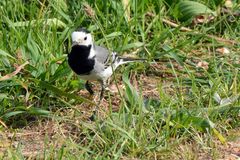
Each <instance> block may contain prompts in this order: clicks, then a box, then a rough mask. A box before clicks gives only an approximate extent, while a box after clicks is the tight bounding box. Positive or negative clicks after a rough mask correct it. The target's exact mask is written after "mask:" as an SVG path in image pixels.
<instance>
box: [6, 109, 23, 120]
mask: <svg viewBox="0 0 240 160" xmlns="http://www.w3.org/2000/svg"><path fill="white" fill-rule="evenodd" d="M24 112H26V111H12V112H8V113H6V114H4V115H3V118H6V119H7V118H9V117H12V116H15V115H18V114H21V113H24Z"/></svg>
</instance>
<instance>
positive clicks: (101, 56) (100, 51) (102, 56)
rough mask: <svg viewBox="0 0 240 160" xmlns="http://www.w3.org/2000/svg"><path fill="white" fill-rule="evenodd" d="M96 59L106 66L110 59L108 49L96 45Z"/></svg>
mask: <svg viewBox="0 0 240 160" xmlns="http://www.w3.org/2000/svg"><path fill="white" fill-rule="evenodd" d="M94 47H95V52H96V59H97V61H99V62H100V63H102V64H105V63H106V62H107V61H108V59H109V53H110V52H109V50H107V48H104V47H101V46H97V45H95V46H94Z"/></svg>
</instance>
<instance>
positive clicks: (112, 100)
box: [0, 0, 240, 159]
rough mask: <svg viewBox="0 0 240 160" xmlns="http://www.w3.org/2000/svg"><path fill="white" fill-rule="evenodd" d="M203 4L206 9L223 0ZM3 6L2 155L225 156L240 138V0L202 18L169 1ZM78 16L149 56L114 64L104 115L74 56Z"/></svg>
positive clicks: (119, 45) (125, 50)
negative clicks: (73, 65)
mask: <svg viewBox="0 0 240 160" xmlns="http://www.w3.org/2000/svg"><path fill="white" fill-rule="evenodd" d="M125 2H128V1H125ZM199 2H200V1H199ZM201 2H202V4H203V5H201V7H202V8H203V9H204V7H206V6H207V7H208V8H210V10H207V11H208V13H211V12H214V13H215V11H217V10H218V9H219V8H223V6H224V4H223V3H220V4H218V3H217V1H216V3H214V2H211V3H208V2H207V1H201ZM181 3H183V4H181V6H184V5H188V4H187V3H188V2H181ZM184 3H185V4H184ZM0 4H1V5H0V16H1V18H0V21H1V24H2V25H1V26H0V37H1V41H0V57H1V58H0V104H1V107H0V139H1V142H0V157H1V158H4V159H24V158H29V159H34V158H37V159H43V158H44V159H89V158H90V159H170V158H172V159H218V158H221V157H222V156H224V154H225V153H227V152H226V148H224V146H226V144H228V142H229V139H231V141H233V142H236V139H234V138H232V137H239V136H240V135H239V134H238V133H239V125H240V124H239V114H240V106H239V105H240V101H239V92H240V86H239V83H240V76H239V75H240V74H239V67H240V62H239V59H240V56H239V51H240V50H239V45H240V42H239V37H240V36H239V33H240V28H239V26H240V20H239V17H238V16H236V15H235V13H237V11H239V5H238V3H237V2H235V3H233V7H232V8H229V9H228V10H227V11H229V12H228V13H225V14H220V13H216V15H217V17H216V18H214V20H213V21H211V22H207V23H197V24H195V25H193V24H191V23H190V21H191V19H190V18H191V17H190V18H189V17H188V19H187V20H186V19H183V17H181V16H182V14H183V15H184V13H185V11H186V10H185V9H186V8H182V10H183V11H184V12H183V13H182V14H179V13H181V8H177V5H176V6H175V4H174V3H172V2H170V1H167V0H166V2H164V1H151V0H143V1H137V0H132V1H129V6H123V4H127V3H121V2H120V1H96V2H95V1H88V3H86V2H84V3H83V1H77V0H69V1H64V0H58V1H57V0H53V1H45V0H42V1H30V2H28V1H23V0H15V1H7V0H3V1H1V2H0ZM195 5H196V4H195ZM169 6H171V7H169ZM201 7H200V9H199V10H200V11H198V13H197V14H199V12H201ZM124 8H128V9H126V10H127V11H126V12H125V10H124ZM172 8H175V9H172ZM205 10H206V8H205ZM187 11H189V12H188V13H189V14H190V15H191V14H192V15H194V16H196V15H195V14H196V13H195V12H193V11H192V10H191V7H190V9H189V10H187ZM188 16H189V15H188ZM166 20H167V21H166ZM169 20H172V22H174V24H180V26H173V24H171V23H170V21H169ZM173 20H174V21H173ZM78 26H84V27H86V28H88V29H89V30H91V32H92V33H93V35H94V39H95V42H96V43H97V44H99V45H103V46H106V47H108V48H109V49H110V50H114V51H117V52H119V54H120V55H123V56H126V55H127V56H138V57H142V58H147V59H148V62H147V63H135V64H129V65H127V66H126V67H125V68H123V67H122V68H120V69H119V70H118V71H117V72H116V73H115V75H114V77H113V78H112V79H111V81H112V82H111V86H112V87H115V88H113V89H112V91H115V92H114V93H111V92H108V93H106V96H105V100H104V101H103V102H102V104H101V106H100V107H99V108H98V114H99V116H98V117H96V120H95V121H90V120H89V117H90V116H91V115H92V110H93V109H94V103H95V102H94V100H93V99H91V98H90V97H88V96H87V95H88V94H87V93H86V92H85V90H84V82H83V81H82V80H79V78H78V77H77V76H76V75H74V74H73V73H72V72H71V70H70V69H69V67H68V65H67V63H66V57H67V53H68V51H69V50H70V46H71V42H70V34H71V32H72V31H73V30H74V29H75V28H76V27H78ZM181 27H187V29H188V31H187V32H186V31H183V30H184V28H181ZM189 28H191V30H189ZM230 40H231V41H230ZM223 47H227V48H228V49H227V50H229V51H230V53H225V52H222V51H221V49H223ZM26 62H27V63H29V64H26V65H25V66H22V67H20V65H22V64H24V63H26ZM14 71H15V72H14ZM13 72H14V73H15V74H10V73H13ZM6 75H7V76H6ZM116 84H118V85H117V86H116ZM96 85H97V84H96ZM96 85H95V88H97V87H96ZM79 91H80V92H79ZM120 95H121V96H120ZM232 132H234V133H235V134H231V133H232ZM228 137H230V138H228ZM237 142H238V141H237ZM232 147H233V146H232ZM231 153H232V154H234V155H236V156H239V155H237V153H236V154H235V153H233V152H231Z"/></svg>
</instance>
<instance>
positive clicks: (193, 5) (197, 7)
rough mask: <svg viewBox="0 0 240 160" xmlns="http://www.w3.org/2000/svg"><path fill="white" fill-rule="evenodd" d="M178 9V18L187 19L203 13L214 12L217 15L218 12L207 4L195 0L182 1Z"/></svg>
mask: <svg viewBox="0 0 240 160" xmlns="http://www.w3.org/2000/svg"><path fill="white" fill-rule="evenodd" d="M176 10H177V12H178V13H179V15H178V16H179V17H177V18H180V19H182V20H185V21H186V20H190V19H191V18H193V17H195V16H198V15H203V14H213V15H215V16H216V12H214V11H212V10H211V9H210V8H208V7H207V6H206V5H204V4H201V3H199V2H194V1H180V2H179V3H178V5H177V8H176Z"/></svg>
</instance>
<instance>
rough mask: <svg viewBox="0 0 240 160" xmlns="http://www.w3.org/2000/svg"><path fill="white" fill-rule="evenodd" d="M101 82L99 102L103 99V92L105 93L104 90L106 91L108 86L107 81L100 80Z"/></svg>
mask: <svg viewBox="0 0 240 160" xmlns="http://www.w3.org/2000/svg"><path fill="white" fill-rule="evenodd" d="M100 83H101V87H102V89H101V92H100V98H99V103H100V102H101V100H102V99H103V94H104V91H105V87H106V82H105V81H100Z"/></svg>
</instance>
